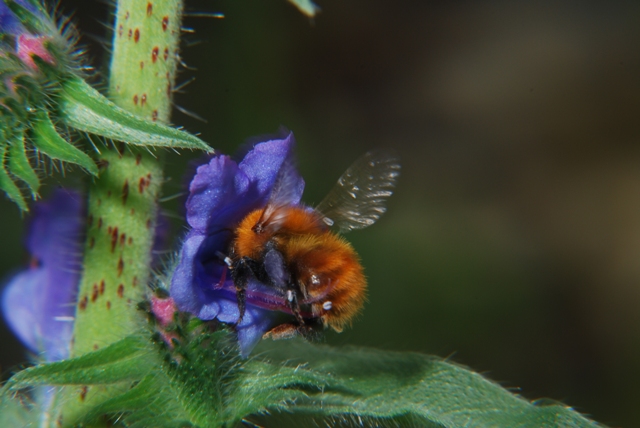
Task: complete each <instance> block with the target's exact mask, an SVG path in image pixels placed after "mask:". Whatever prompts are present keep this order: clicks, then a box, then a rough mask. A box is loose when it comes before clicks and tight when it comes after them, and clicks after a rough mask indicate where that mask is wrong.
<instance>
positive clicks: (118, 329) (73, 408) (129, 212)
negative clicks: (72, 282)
mask: <svg viewBox="0 0 640 428" xmlns="http://www.w3.org/2000/svg"><path fill="white" fill-rule="evenodd" d="M181 14H182V1H181V0H118V2H117V9H116V20H115V27H114V28H115V31H114V40H113V57H112V60H111V75H110V81H109V95H110V97H111V99H112V100H113V101H114V102H115V104H117V105H118V106H120V107H122V108H124V109H126V110H129V111H131V112H132V113H135V114H137V115H139V116H143V117H146V118H148V119H151V120H153V121H156V120H157V121H162V122H167V121H168V120H169V114H170V110H171V95H172V87H173V82H174V76H175V71H176V67H177V55H178V54H177V52H178V42H179V34H180V18H181ZM123 146H124V145H120V143H116V144H115V147H113V148H109V149H106V150H105V151H104V152H103V153H102V154H101V156H100V159H99V161H98V165H100V173H99V176H98V177H97V178H96V179H95V180H94V181H93V182H92V183H91V185H90V187H89V205H88V230H87V241H86V244H85V255H84V271H83V274H82V279H81V283H80V290H79V293H78V305H77V309H76V319H75V326H74V342H73V347H72V356H79V355H82V354H85V353H87V352H91V351H93V350H96V349H99V348H102V347H104V346H107V345H109V344H111V343H113V342H115V341H117V340H119V339H122V338H123V337H124V336H126V335H129V334H131V333H133V332H135V331H138V330H139V327H140V316H141V315H140V314H139V312H138V311H137V309H136V305H137V303H138V302H139V301H140V300H142V298H143V297H144V293H145V291H144V290H145V287H146V284H147V282H148V281H149V275H150V262H151V248H152V244H153V237H154V229H155V224H156V214H157V205H156V201H157V199H158V194H159V191H160V184H161V183H162V165H161V161H160V160H159V159H158V156H154V155H157V154H154V153H150V152H148V151H145V150H144V149H139V148H129V147H127V148H126V149H125V148H123ZM114 388H117V389H124V388H128V385H121V386H114V387H113V388H98V387H94V388H87V387H77V388H72V387H69V388H68V389H67V390H65V392H64V395H65V397H64V404H63V408H62V413H61V414H60V417H61V418H62V419H61V420H60V419H59V420H58V421H59V422H60V421H61V422H62V425H63V426H73V425H75V424H76V423H77V422H79V421H81V420H82V417H83V415H84V414H86V412H87V411H88V409H89V408H90V407H91V405H93V404H96V403H99V402H100V401H102V400H104V399H105V398H106V397H108V396H112V395H113V394H114V393H117V391H114Z"/></svg>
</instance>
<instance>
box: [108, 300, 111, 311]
mask: <svg viewBox="0 0 640 428" xmlns="http://www.w3.org/2000/svg"><path fill="white" fill-rule="evenodd" d="M107 309H108V310H110V309H111V301H110V300H107Z"/></svg>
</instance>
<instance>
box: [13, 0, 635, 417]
mask: <svg viewBox="0 0 640 428" xmlns="http://www.w3.org/2000/svg"><path fill="white" fill-rule="evenodd" d="M319 2H320V6H321V7H322V9H323V11H322V13H321V14H320V15H319V16H318V17H317V18H316V19H315V20H314V21H313V22H310V21H309V19H307V18H305V17H304V16H302V15H300V14H299V13H298V12H297V11H296V10H295V9H294V8H293V7H292V6H291V5H289V4H288V3H286V2H285V1H284V0H242V1H232V0H215V1H213V0H199V1H195V0H187V8H188V11H190V12H222V13H224V14H225V16H226V18H225V19H203V18H195V17H187V18H186V19H185V26H186V27H189V28H191V29H193V30H195V33H191V32H189V33H187V34H186V39H185V42H186V43H185V44H184V49H183V59H184V61H185V63H186V64H187V65H188V66H189V67H192V68H194V69H195V70H191V69H190V70H186V69H185V70H184V71H183V72H182V73H181V75H180V81H182V82H185V81H188V80H189V79H191V78H192V77H196V80H195V81H194V82H192V83H191V84H189V85H188V86H186V87H185V88H184V89H183V93H178V94H176V98H175V100H176V103H177V105H179V106H180V107H181V108H183V109H187V110H189V111H191V112H193V113H195V114H197V115H199V116H201V117H202V118H204V119H206V121H207V122H206V123H205V122H201V121H198V120H196V119H194V118H192V117H190V116H188V115H185V114H183V113H181V112H179V111H176V112H175V114H174V117H173V119H174V122H175V123H176V124H178V125H183V126H185V127H186V129H188V130H189V131H192V132H197V133H200V135H201V137H202V138H203V139H204V140H205V141H207V142H209V143H210V144H211V145H212V146H213V147H215V148H217V149H219V150H221V151H223V152H233V151H234V150H235V149H236V147H237V146H238V145H239V144H241V143H242V142H243V141H244V140H245V139H246V138H247V137H250V136H253V135H259V134H265V133H270V132H274V131H275V130H276V129H277V128H278V127H279V126H280V125H284V126H286V127H288V128H290V129H292V130H293V131H294V132H295V135H296V138H297V140H298V151H299V157H300V169H301V171H302V173H303V175H304V177H305V179H306V181H307V191H306V194H305V199H306V201H307V202H308V203H310V204H313V203H317V202H319V201H320V200H321V199H322V197H323V196H324V194H325V193H326V192H327V191H328V190H329V189H330V188H331V186H332V185H333V183H334V182H335V180H336V179H337V178H338V176H339V175H340V174H341V173H342V172H343V171H344V170H345V169H346V168H347V167H348V166H349V164H350V163H351V162H352V161H353V160H354V159H356V158H357V157H358V156H359V155H360V154H362V153H364V152H365V151H366V150H368V149H370V148H373V147H380V146H382V147H394V148H395V149H396V150H397V151H398V152H399V153H400V155H401V156H402V159H403V173H402V177H401V181H400V184H399V186H398V189H397V192H396V194H395V195H394V197H393V198H392V199H391V200H390V202H389V210H388V214H387V215H386V216H385V217H383V218H382V219H381V220H380V222H379V223H378V224H376V225H375V226H374V227H372V228H370V229H367V230H364V231H359V232H353V233H352V234H350V235H349V239H350V240H351V241H352V242H353V244H354V246H355V247H356V248H357V249H358V251H359V252H360V254H361V256H362V260H363V263H364V265H365V267H366V271H367V275H368V277H369V282H370V291H369V303H368V304H367V306H366V308H365V311H364V312H363V314H362V316H361V317H360V319H359V320H358V321H357V322H356V323H355V324H354V326H353V328H352V329H350V330H348V331H345V332H344V333H342V334H333V333H328V334H327V335H326V338H325V339H324V340H325V341H326V342H327V343H330V344H335V345H342V344H359V345H366V346H375V347H379V348H383V349H394V350H406V351H419V352H425V353H430V354H437V355H440V356H442V357H449V358H451V359H452V360H454V361H456V362H459V363H461V364H465V365H468V366H470V367H472V368H473V369H475V370H477V371H480V372H483V373H485V374H486V375H488V376H489V377H491V378H492V379H494V380H496V381H499V382H500V383H501V384H503V385H505V386H508V387H512V388H514V389H515V390H516V391H519V392H520V393H521V394H522V395H524V396H525V397H527V398H529V399H537V398H541V397H551V398H554V399H557V400H561V401H563V402H565V403H566V404H568V405H571V406H573V407H575V408H576V409H578V410H579V411H581V412H584V413H587V414H589V415H591V416H592V417H593V418H595V419H596V420H598V421H600V422H602V423H605V424H608V425H610V426H626V427H631V426H637V424H638V416H637V406H638V403H639V402H640V392H639V389H638V383H639V382H640V310H639V308H640V25H639V24H640V3H638V2H635V1H618V0H616V1H608V2H599V1H589V0H582V1H568V0H560V1H558V0H554V1H551V0H547V1H536V2H523V1H509V0H505V1H493V0H488V1H461V0H449V1H425V0H394V1H390V0H319ZM61 3H62V9H63V11H64V12H66V13H70V12H75V20H76V22H77V23H78V24H79V26H80V28H81V29H82V31H84V33H85V34H84V36H83V39H82V41H83V43H84V44H86V45H87V46H89V49H90V59H91V60H92V61H93V63H94V64H95V65H96V66H97V67H98V68H99V69H100V68H101V69H102V70H104V69H105V67H104V65H105V61H106V58H107V56H106V52H107V50H108V43H107V42H106V41H108V39H109V35H108V32H107V30H106V28H105V27H104V26H103V25H102V24H103V23H106V22H108V20H109V6H108V5H107V4H105V3H102V2H98V1H95V2H94V1H86V0H76V1H68V0H62V2H61ZM192 158H193V155H190V154H183V155H181V156H178V155H173V154H172V155H170V156H169V157H168V165H169V166H168V168H169V169H168V173H167V176H168V181H167V183H166V185H165V188H164V194H165V196H169V197H171V196H176V195H179V194H180V192H182V191H183V190H184V189H183V183H184V180H183V178H182V177H183V174H184V171H185V168H186V165H187V163H188V162H189V160H190V159H192ZM80 180H81V177H80V176H79V175H75V174H73V173H71V174H67V177H66V178H62V177H61V176H60V175H57V176H56V177H55V178H53V179H52V180H50V181H49V182H48V186H47V187H48V188H49V189H51V188H53V187H54V186H56V185H57V184H59V183H67V184H68V183H74V182H79V181H80ZM179 201H180V197H177V198H174V199H172V200H170V201H167V202H165V203H163V208H164V210H165V211H166V212H167V213H169V214H170V215H172V216H173V217H174V226H175V227H174V233H175V235H176V236H180V234H181V233H183V231H184V223H183V222H182V221H181V220H180V215H181V208H180V204H179ZM23 229H24V225H23V222H22V219H21V218H20V215H19V213H18V211H17V209H16V208H15V207H14V206H13V205H12V204H11V203H9V202H8V201H7V200H5V199H1V200H0V237H1V242H2V245H1V246H0V276H6V275H7V274H9V273H10V272H11V270H12V269H15V268H16V267H19V266H20V265H22V264H24V263H25V262H26V261H27V260H28V256H27V254H25V253H24V251H23V250H22V248H21V245H22V240H21V239H22V238H21V234H22V231H23ZM0 334H1V337H0V343H1V345H0V347H1V351H0V363H1V368H0V370H2V373H3V375H4V377H5V378H6V376H7V375H8V374H9V373H10V372H11V370H12V369H15V368H16V367H17V366H18V365H19V363H20V362H21V361H24V358H25V357H24V354H23V351H22V349H21V348H20V345H19V343H18V342H17V341H16V340H15V339H13V338H12V337H11V335H10V333H8V332H6V331H5V328H4V326H3V330H2V332H1V333H0Z"/></svg>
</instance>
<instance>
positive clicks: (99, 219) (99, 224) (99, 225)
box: [98, 217, 102, 229]
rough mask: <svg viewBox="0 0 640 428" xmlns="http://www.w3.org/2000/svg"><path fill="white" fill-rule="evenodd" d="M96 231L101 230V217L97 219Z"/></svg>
mask: <svg viewBox="0 0 640 428" xmlns="http://www.w3.org/2000/svg"><path fill="white" fill-rule="evenodd" d="M98 229H102V217H99V218H98Z"/></svg>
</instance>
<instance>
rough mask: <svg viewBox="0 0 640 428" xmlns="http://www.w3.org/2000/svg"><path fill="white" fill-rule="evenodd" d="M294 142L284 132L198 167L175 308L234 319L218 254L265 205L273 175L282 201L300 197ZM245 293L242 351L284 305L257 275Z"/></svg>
mask: <svg viewBox="0 0 640 428" xmlns="http://www.w3.org/2000/svg"><path fill="white" fill-rule="evenodd" d="M294 144H295V141H294V138H293V134H292V133H289V134H288V135H287V136H286V137H284V138H282V139H273V140H270V141H266V142H263V143H259V144H256V145H255V146H254V147H253V148H252V149H251V150H250V151H249V152H248V153H247V154H246V155H245V156H244V159H242V161H240V163H236V162H235V161H233V160H232V159H231V158H230V157H228V156H224V155H221V156H216V157H213V158H212V159H211V160H210V161H209V162H208V163H206V164H204V165H202V166H200V167H199V168H198V170H197V172H196V175H195V176H194V178H193V180H192V181H191V184H190V186H189V192H190V195H189V198H188V200H187V204H186V208H187V222H188V223H189V225H190V226H191V229H190V230H189V232H188V234H187V236H186V238H185V241H184V244H183V247H182V251H181V254H180V260H179V263H178V266H177V267H176V270H175V272H174V274H173V278H172V281H171V296H172V297H173V299H174V300H175V302H176V305H177V307H178V309H179V310H182V311H187V312H190V313H192V314H194V315H195V316H197V317H199V318H200V319H203V320H212V319H217V320H219V321H221V322H224V323H229V324H235V323H236V322H237V321H238V318H239V316H240V312H239V309H238V302H237V299H236V290H235V285H234V283H233V280H232V279H231V275H230V274H229V272H228V268H227V266H226V265H225V263H224V262H223V260H222V259H221V257H220V255H221V254H227V252H228V250H229V246H230V243H231V240H232V237H233V235H232V234H233V232H232V229H233V228H234V227H235V226H236V225H237V224H238V223H239V222H240V221H241V220H242V219H243V218H244V217H245V216H246V215H247V214H249V213H250V212H251V211H253V210H255V209H257V208H260V207H263V206H265V205H266V203H267V201H268V200H269V196H270V195H271V190H272V189H273V187H274V184H275V182H276V177H278V179H279V180H281V183H284V184H285V185H286V186H287V188H288V189H289V191H288V193H287V202H288V203H291V204H298V203H299V202H300V198H301V196H302V191H303V189H304V181H303V180H302V178H301V177H300V175H299V174H298V172H297V170H296V169H295V167H294V162H293V147H294ZM246 297H247V302H246V304H247V306H246V312H245V314H244V316H243V318H242V321H241V322H240V324H238V325H237V326H236V330H237V332H238V341H239V344H240V351H241V353H242V355H243V356H247V355H248V354H249V353H250V352H251V349H253V347H254V346H255V345H256V343H257V342H258V341H259V340H260V338H261V337H262V335H263V334H264V333H265V332H266V331H267V330H269V329H270V328H272V327H273V326H274V325H275V324H276V323H277V321H278V317H279V316H280V315H281V314H280V313H278V312H277V311H274V310H273V309H283V308H286V304H285V302H284V300H282V298H281V297H280V296H275V295H273V292H272V291H270V290H269V289H268V288H267V287H265V286H264V285H263V284H261V283H259V282H258V281H257V280H250V281H249V283H248V285H247V290H246ZM283 311H286V310H285V309H283Z"/></svg>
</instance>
